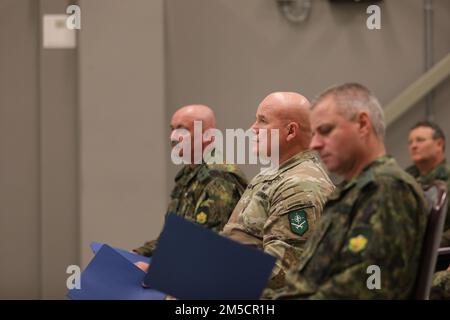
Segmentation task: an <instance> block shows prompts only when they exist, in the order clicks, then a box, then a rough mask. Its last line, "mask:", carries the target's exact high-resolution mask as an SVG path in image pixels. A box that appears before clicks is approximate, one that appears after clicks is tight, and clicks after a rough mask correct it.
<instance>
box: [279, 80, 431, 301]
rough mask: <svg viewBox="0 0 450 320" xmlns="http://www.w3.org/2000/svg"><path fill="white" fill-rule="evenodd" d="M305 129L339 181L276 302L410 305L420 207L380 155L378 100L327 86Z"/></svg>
mask: <svg viewBox="0 0 450 320" xmlns="http://www.w3.org/2000/svg"><path fill="white" fill-rule="evenodd" d="M311 124H312V129H313V138H312V141H311V148H312V149H315V150H317V151H318V152H319V153H320V157H321V158H322V160H323V162H324V163H325V165H326V166H327V168H328V169H329V170H330V171H331V172H334V173H336V174H338V175H340V176H342V177H343V178H344V182H343V183H342V185H340V186H339V187H338V188H337V189H336V191H335V192H333V194H332V195H331V197H330V199H329V200H328V202H327V203H326V205H325V208H324V213H323V217H322V218H321V220H320V221H319V224H318V226H317V229H316V230H315V232H314V234H313V235H312V236H311V238H310V239H309V241H308V243H307V245H306V248H305V250H304V252H303V254H302V256H301V257H300V264H299V265H298V266H297V267H296V268H294V269H293V270H291V271H290V272H289V273H288V275H287V277H286V279H287V282H288V290H286V291H285V292H283V293H281V294H279V295H278V296H276V298H280V299H281V298H283V299H289V298H290V299H293V298H294V299H295V298H297V299H307V298H309V299H407V298H412V293H413V288H414V284H415V282H416V277H417V270H418V264H419V258H420V254H421V248H422V242H423V235H424V232H425V224H426V209H425V208H426V202H425V199H424V196H423V193H422V190H421V188H420V186H419V185H418V184H417V183H416V181H415V180H414V178H413V177H411V176H410V175H409V174H407V173H406V172H405V171H403V170H402V169H401V168H400V167H399V166H398V165H397V163H396V161H395V160H394V159H393V158H391V157H389V156H386V152H385V147H384V143H383V138H384V132H385V125H384V119H383V110H382V108H381V106H380V104H379V102H378V100H377V99H376V98H375V97H374V96H373V94H372V93H371V92H370V91H369V90H368V89H367V88H366V87H364V86H362V85H360V84H356V83H350V84H344V85H341V86H337V87H333V88H331V89H328V90H326V91H325V92H324V93H322V94H321V95H320V96H319V98H318V99H317V101H316V102H315V103H314V105H313V111H312V114H311Z"/></svg>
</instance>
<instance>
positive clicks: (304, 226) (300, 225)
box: [288, 210, 309, 236]
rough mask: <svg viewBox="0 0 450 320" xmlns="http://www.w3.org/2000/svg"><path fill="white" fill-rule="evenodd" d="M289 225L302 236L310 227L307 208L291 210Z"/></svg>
mask: <svg viewBox="0 0 450 320" xmlns="http://www.w3.org/2000/svg"><path fill="white" fill-rule="evenodd" d="M288 218H289V226H290V228H291V231H292V232H293V233H295V234H298V235H299V236H302V235H303V234H304V233H305V232H306V231H308V229H309V224H308V219H307V215H306V212H305V210H296V211H292V212H289V214H288Z"/></svg>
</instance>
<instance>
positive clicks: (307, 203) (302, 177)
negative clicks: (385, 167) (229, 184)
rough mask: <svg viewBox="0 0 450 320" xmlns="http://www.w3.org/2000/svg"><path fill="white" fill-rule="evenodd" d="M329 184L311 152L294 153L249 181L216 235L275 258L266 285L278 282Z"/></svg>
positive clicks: (276, 285) (297, 252) (308, 231)
mask: <svg viewBox="0 0 450 320" xmlns="http://www.w3.org/2000/svg"><path fill="white" fill-rule="evenodd" d="M333 189H334V185H333V183H332V182H331V180H330V178H329V177H328V175H327V173H326V171H325V170H324V168H323V166H322V164H321V162H320V161H319V159H318V157H317V155H316V153H315V152H314V151H305V152H302V153H299V154H297V155H296V156H294V157H292V158H291V159H289V160H288V161H286V162H285V163H283V164H282V165H281V166H280V167H279V168H278V169H270V170H266V171H263V172H261V173H260V174H258V175H256V176H255V177H254V178H253V179H252V180H251V182H250V184H249V185H248V187H247V189H246V190H245V192H244V194H243V195H242V198H241V200H240V201H239V203H238V204H237V206H236V208H235V209H234V211H233V213H232V215H231V217H230V220H229V222H228V223H227V224H226V226H225V227H224V230H223V232H222V235H224V236H226V237H229V238H230V239H233V240H235V241H237V242H240V243H242V244H245V245H249V246H253V247H255V248H258V249H261V250H264V251H265V252H266V253H268V254H271V255H273V256H275V257H276V258H278V259H277V262H276V265H275V267H274V270H273V272H272V276H271V278H270V280H269V286H270V287H271V288H280V287H283V286H284V284H285V281H284V276H285V273H286V272H287V270H289V268H291V267H292V266H295V265H296V264H297V262H298V258H299V256H300V255H301V253H302V251H303V247H304V245H305V243H306V240H307V239H308V238H309V236H310V235H311V234H312V233H313V231H314V229H315V226H316V223H317V221H318V220H319V217H320V216H321V213H322V208H323V205H324V203H325V202H326V199H327V196H328V195H329V194H331V192H332V191H333Z"/></svg>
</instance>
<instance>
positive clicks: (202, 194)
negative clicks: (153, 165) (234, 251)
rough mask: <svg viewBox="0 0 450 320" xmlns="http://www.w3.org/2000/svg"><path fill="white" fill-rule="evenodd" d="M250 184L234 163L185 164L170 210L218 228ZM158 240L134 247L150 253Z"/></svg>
mask: <svg viewBox="0 0 450 320" xmlns="http://www.w3.org/2000/svg"><path fill="white" fill-rule="evenodd" d="M246 186H247V180H246V178H245V176H244V174H243V173H242V172H241V171H240V170H239V168H238V167H237V166H235V165H224V164H205V163H203V164H200V165H194V166H192V165H186V166H184V167H183V168H182V169H181V170H180V171H179V172H178V174H177V175H176V177H175V187H174V189H173V190H172V193H171V194H170V202H169V206H168V208H167V213H166V215H167V214H169V213H176V214H177V215H180V216H182V217H184V218H185V219H187V220H190V221H194V222H196V223H198V224H200V225H203V226H205V227H206V228H208V229H211V230H213V231H216V232H219V231H221V230H222V229H223V226H224V225H225V224H226V223H227V221H228V218H229V217H230V214H231V212H232V211H233V209H234V207H235V206H236V203H237V202H238V201H239V199H240V198H241V195H242V193H243V192H244V190H245V188H246ZM156 245H157V240H152V241H148V242H146V243H145V244H144V245H143V246H142V247H140V248H137V249H134V250H133V251H135V252H136V253H138V254H141V255H144V256H151V255H152V254H153V251H154V250H155V248H156Z"/></svg>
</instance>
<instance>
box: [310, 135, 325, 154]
mask: <svg viewBox="0 0 450 320" xmlns="http://www.w3.org/2000/svg"><path fill="white" fill-rule="evenodd" d="M309 148H310V149H313V150H321V149H322V148H323V140H322V139H321V138H320V137H319V136H318V135H317V134H315V135H313V137H312V139H311V143H310V144H309Z"/></svg>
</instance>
